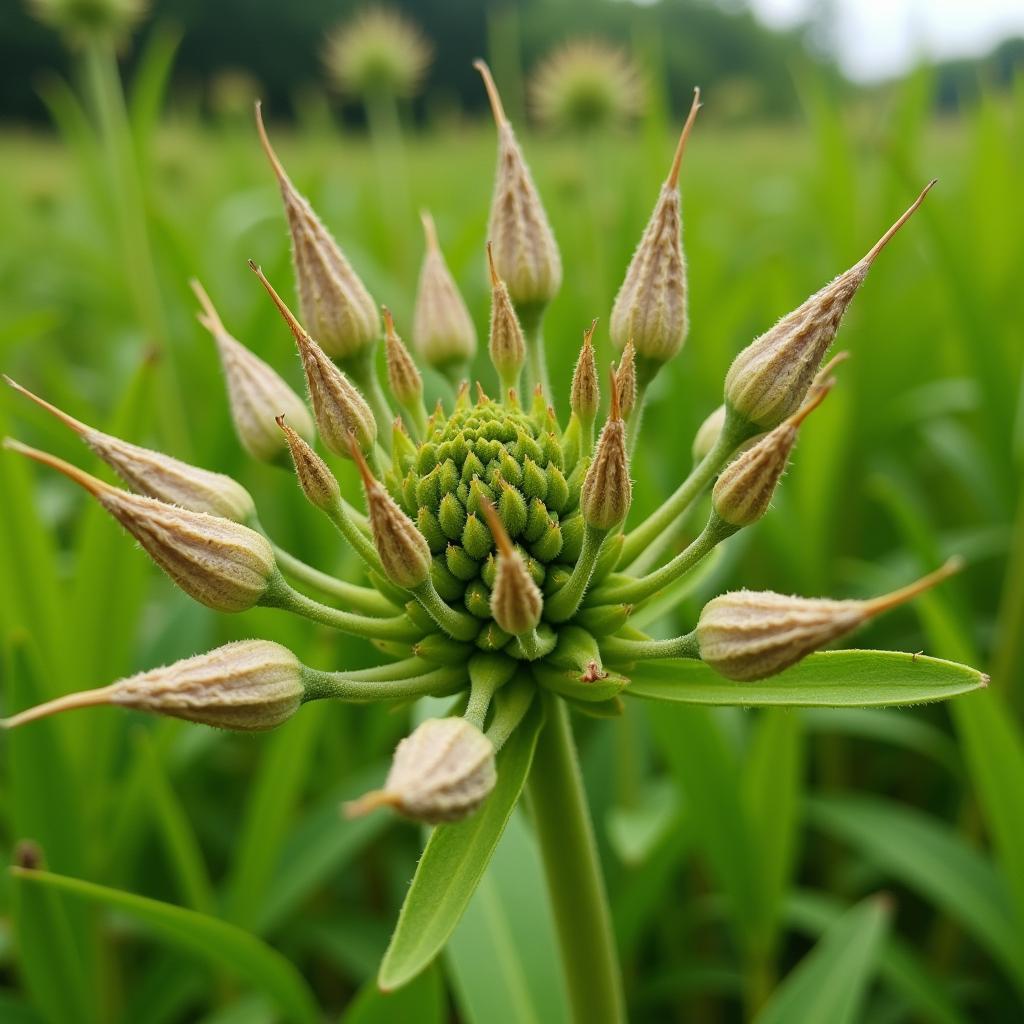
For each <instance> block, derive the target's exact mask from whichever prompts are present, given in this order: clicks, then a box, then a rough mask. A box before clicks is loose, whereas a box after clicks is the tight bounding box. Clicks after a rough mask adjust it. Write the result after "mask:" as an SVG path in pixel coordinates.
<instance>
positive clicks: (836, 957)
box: [755, 896, 889, 1024]
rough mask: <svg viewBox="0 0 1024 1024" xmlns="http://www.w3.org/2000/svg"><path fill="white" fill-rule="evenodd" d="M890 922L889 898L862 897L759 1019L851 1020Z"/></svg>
mask: <svg viewBox="0 0 1024 1024" xmlns="http://www.w3.org/2000/svg"><path fill="white" fill-rule="evenodd" d="M888 924H889V901H888V899H887V898H886V897H884V896H873V897H871V898H869V899H866V900H864V901H863V902H861V903H858V904H857V906H855V907H853V909H851V910H849V911H847V912H846V913H845V914H844V915H843V916H842V917H840V918H839V919H838V920H837V921H836V922H835V923H834V924H832V925H830V926H829V928H828V930H827V931H826V932H825V934H824V935H823V936H822V937H821V941H820V942H819V943H818V944H817V945H816V946H815V947H814V949H812V950H811V951H810V953H808V954H807V956H805V957H804V958H803V960H801V961H800V963H798V964H797V965H796V967H794V968H793V970H792V971H790V973H789V974H788V975H786V977H785V978H784V979H783V980H782V983H781V984H780V985H779V987H778V988H777V989H776V990H775V992H774V993H773V994H772V996H771V998H770V999H769V1000H768V1002H767V1003H766V1004H765V1006H764V1008H763V1009H762V1010H761V1012H760V1013H759V1014H758V1015H757V1017H756V1018H755V1024H822V1022H823V1021H828V1024H850V1022H852V1021H855V1020H857V1019H859V1011H860V1007H861V1005H862V1003H863V1001H864V996H865V994H866V992H867V989H868V986H869V985H870V983H871V979H872V977H873V975H874V971H875V966H876V962H877V960H878V953H879V950H880V948H881V945H882V942H883V941H884V940H885V936H886V931H887V929H888Z"/></svg>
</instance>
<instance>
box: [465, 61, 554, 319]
mask: <svg viewBox="0 0 1024 1024" xmlns="http://www.w3.org/2000/svg"><path fill="white" fill-rule="evenodd" d="M473 66H474V67H475V68H476V69H477V71H479V72H480V74H481V76H482V77H483V80H484V86H485V87H486V89H487V96H488V99H489V100H490V101H491V110H492V111H493V113H494V120H495V123H496V125H497V128H498V170H497V176H496V179H495V185H494V199H493V200H492V203H491V219H490V225H489V228H488V234H489V236H490V238H491V241H492V243H493V244H494V264H495V266H496V267H497V268H498V273H499V274H500V275H501V279H502V280H503V281H504V282H505V285H506V286H507V287H508V293H509V295H510V296H511V298H512V302H513V303H514V304H515V306H516V308H517V309H519V310H522V309H523V308H524V307H534V308H543V307H544V306H546V305H547V304H548V303H549V302H550V301H551V300H552V299H553V298H554V296H555V295H556V294H557V292H558V289H559V287H560V286H561V284H562V259H561V256H560V255H559V252H558V245H557V243H556V242H555V236H554V234H552V231H551V225H550V224H549V223H548V218H547V214H546V213H545V212H544V207H543V206H542V205H541V201H540V196H539V194H538V193H537V187H536V185H534V183H533V178H532V177H531V175H530V171H529V168H527V166H526V161H525V159H524V158H523V153H522V150H521V149H520V148H519V143H518V142H517V141H516V137H515V133H514V132H513V131H512V125H511V124H509V122H508V119H507V118H506V117H505V111H504V109H503V108H502V105H501V97H500V96H499V95H498V90H497V87H496V86H495V84H494V79H493V78H492V77H491V72H490V69H489V68H488V67H487V65H486V64H485V63H484V62H483V61H482V60H478V61H475V62H474V64H473Z"/></svg>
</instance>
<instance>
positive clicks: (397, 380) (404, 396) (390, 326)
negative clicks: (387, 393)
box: [381, 306, 423, 407]
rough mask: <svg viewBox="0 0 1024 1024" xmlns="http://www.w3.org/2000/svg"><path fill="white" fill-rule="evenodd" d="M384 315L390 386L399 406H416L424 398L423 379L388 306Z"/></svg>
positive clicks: (384, 307)
mask: <svg viewBox="0 0 1024 1024" xmlns="http://www.w3.org/2000/svg"><path fill="white" fill-rule="evenodd" d="M381 310H382V312H383V313H384V337H385V339H386V340H385V346H386V347H385V354H386V356H387V366H388V386H389V387H390V388H391V393H392V394H393V395H394V396H395V400H396V401H397V402H398V404H399V405H401V406H403V407H405V406H415V405H417V404H418V403H419V402H420V401H421V400H422V398H423V378H422V377H421V376H420V371H419V370H418V369H417V368H416V364H415V363H414V362H413V360H412V356H411V355H409V350H408V349H407V348H406V347H405V344H404V343H403V341H402V339H401V338H400V337H399V336H398V332H397V331H396V330H395V320H394V317H392V315H391V310H390V309H388V307H387V306H381Z"/></svg>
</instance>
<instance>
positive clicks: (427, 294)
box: [412, 210, 476, 372]
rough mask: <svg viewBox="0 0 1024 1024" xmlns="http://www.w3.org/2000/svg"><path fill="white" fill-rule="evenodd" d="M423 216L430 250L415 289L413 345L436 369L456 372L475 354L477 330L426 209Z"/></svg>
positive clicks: (424, 229) (424, 257)
mask: <svg viewBox="0 0 1024 1024" xmlns="http://www.w3.org/2000/svg"><path fill="white" fill-rule="evenodd" d="M421 216H422V218H423V232H424V234H425V235H426V240H427V248H426V252H425V253H424V255H423V265H422V267H421V268H420V279H419V284H418V285H417V288H416V305H415V307H414V309H413V317H412V342H413V345H414V346H415V347H416V351H417V352H419V354H420V355H421V356H422V357H423V358H424V359H425V360H426V361H427V363H429V364H430V365H431V366H433V367H434V368H435V369H437V370H441V371H442V372H449V371H453V370H454V371H456V372H457V371H458V370H459V369H460V368H461V367H463V366H465V364H466V363H468V362H469V361H470V360H471V359H472V358H473V356H475V355H476V328H475V327H474V326H473V318H472V317H471V316H470V315H469V310H468V309H467V308H466V303H465V300H464V299H463V298H462V295H461V294H460V292H459V287H458V285H457V284H456V283H455V279H454V278H453V277H452V275H451V271H449V269H448V264H447V263H446V262H445V259H444V254H443V253H442V252H441V247H440V245H438V241H437V231H436V230H435V228H434V221H433V219H432V218H431V216H430V214H429V213H427V212H426V211H425V210H424V211H423V213H422V214H421Z"/></svg>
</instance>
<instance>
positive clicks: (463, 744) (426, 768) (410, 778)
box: [345, 718, 498, 825]
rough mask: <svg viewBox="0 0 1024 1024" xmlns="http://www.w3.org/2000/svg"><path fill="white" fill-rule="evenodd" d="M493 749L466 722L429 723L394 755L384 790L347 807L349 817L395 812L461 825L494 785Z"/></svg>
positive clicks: (432, 822)
mask: <svg viewBox="0 0 1024 1024" xmlns="http://www.w3.org/2000/svg"><path fill="white" fill-rule="evenodd" d="M497 778H498V777H497V772H496V770H495V765H494V746H493V744H492V743H491V741H490V740H489V739H488V738H487V737H486V736H485V735H484V734H483V733H482V732H481V731H480V730H479V729H478V728H477V727H476V726H475V725H472V724H470V723H469V722H467V721H466V720H465V719H464V718H428V719H427V720H426V721H425V722H424V723H423V724H422V725H420V726H419V727H418V728H417V729H416V730H415V731H414V732H413V733H412V734H411V735H410V736H407V737H406V738H405V739H403V740H402V741H401V742H400V743H399V744H398V747H397V748H396V750H395V756H394V760H393V761H392V762H391V770H390V771H389V772H388V777H387V780H386V781H385V783H384V788H383V789H380V790H376V791H375V792H372V793H367V794H366V795H365V796H363V797H361V798H360V799H358V800H354V801H352V802H351V803H349V804H347V805H346V806H345V811H346V813H347V814H348V816H349V817H355V816H357V815H361V814H366V813H367V812H369V811H372V810H374V809H375V808H377V807H393V808H394V809H395V810H396V811H398V812H399V813H401V814H404V815H405V816H406V817H408V818H412V819H413V820H415V821H421V822H424V823H425V824H428V825H436V824H439V823H441V822H446V821H461V820H462V819H463V818H466V817H468V816H469V815H470V814H472V813H473V812H474V811H475V810H476V809H477V808H478V807H479V806H480V805H481V804H482V803H483V802H484V800H486V799H487V797H488V796H490V794H491V791H492V790H493V789H494V785H495V783H496V782H497Z"/></svg>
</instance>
